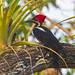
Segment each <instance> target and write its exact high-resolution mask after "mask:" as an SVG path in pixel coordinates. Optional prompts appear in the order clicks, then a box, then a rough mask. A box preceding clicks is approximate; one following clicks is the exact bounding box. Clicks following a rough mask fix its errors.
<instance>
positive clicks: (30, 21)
mask: <svg viewBox="0 0 75 75" xmlns="http://www.w3.org/2000/svg"><path fill="white" fill-rule="evenodd" d="M25 22H26V23H27V22H30V23H33V21H32V20H28V21H25Z"/></svg>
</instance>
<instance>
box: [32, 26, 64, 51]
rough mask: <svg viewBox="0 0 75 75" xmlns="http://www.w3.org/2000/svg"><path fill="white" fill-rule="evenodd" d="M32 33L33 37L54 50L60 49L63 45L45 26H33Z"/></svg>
mask: <svg viewBox="0 0 75 75" xmlns="http://www.w3.org/2000/svg"><path fill="white" fill-rule="evenodd" d="M33 33H34V35H35V37H36V38H37V39H38V40H39V42H41V43H42V44H44V45H45V46H47V47H50V48H52V49H54V50H56V51H60V52H61V51H62V49H63V47H62V46H61V44H60V43H59V41H58V40H57V38H56V37H55V36H54V35H53V34H52V32H51V31H50V30H49V29H47V28H46V27H43V26H39V27H34V29H33Z"/></svg>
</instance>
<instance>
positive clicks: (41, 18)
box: [33, 14, 46, 24]
mask: <svg viewBox="0 0 75 75" xmlns="http://www.w3.org/2000/svg"><path fill="white" fill-rule="evenodd" d="M45 18H46V16H44V15H41V14H39V15H36V16H35V17H34V18H33V19H37V20H38V21H39V22H40V24H42V23H43V22H44V20H45Z"/></svg>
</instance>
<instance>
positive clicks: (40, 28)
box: [35, 26, 46, 32]
mask: <svg viewBox="0 0 75 75" xmlns="http://www.w3.org/2000/svg"><path fill="white" fill-rule="evenodd" d="M35 28H37V29H39V30H41V31H44V32H46V31H45V30H44V29H43V28H41V27H39V26H38V27H35Z"/></svg>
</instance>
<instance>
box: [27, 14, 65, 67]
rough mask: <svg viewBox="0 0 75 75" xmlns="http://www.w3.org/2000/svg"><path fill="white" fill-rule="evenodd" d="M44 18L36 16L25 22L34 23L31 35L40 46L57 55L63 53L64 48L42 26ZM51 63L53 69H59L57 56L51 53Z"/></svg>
mask: <svg viewBox="0 0 75 75" xmlns="http://www.w3.org/2000/svg"><path fill="white" fill-rule="evenodd" d="M45 18H46V16H44V15H41V14H39V15H36V16H35V17H34V18H33V19H32V20H30V21H26V22H32V23H35V26H34V28H33V33H34V35H35V37H36V38H37V40H38V41H39V42H40V43H41V44H43V45H44V46H46V47H49V48H51V49H53V50H55V51H56V52H57V53H64V52H63V50H64V48H63V47H62V45H61V43H60V42H59V41H58V40H57V38H56V37H55V36H54V35H53V33H52V32H51V31H50V30H49V29H48V28H46V27H44V26H42V24H43V22H44V20H45ZM53 63H54V68H59V64H58V56H57V55H56V54H55V53H53Z"/></svg>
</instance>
